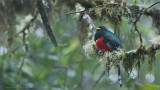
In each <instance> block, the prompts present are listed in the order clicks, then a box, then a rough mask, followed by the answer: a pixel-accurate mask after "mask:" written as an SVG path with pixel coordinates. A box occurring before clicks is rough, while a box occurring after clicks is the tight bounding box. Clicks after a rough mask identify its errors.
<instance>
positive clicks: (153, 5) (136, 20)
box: [134, 2, 160, 25]
mask: <svg viewBox="0 0 160 90" xmlns="http://www.w3.org/2000/svg"><path fill="white" fill-rule="evenodd" d="M158 3H160V2H156V3H154V4H152V5H151V6H149V7H148V8H145V9H143V10H142V11H141V13H140V15H139V16H138V18H137V19H136V20H135V22H134V25H135V24H136V23H137V21H138V20H139V18H140V17H141V16H142V14H143V13H144V12H145V11H147V10H148V9H150V8H151V7H153V6H154V5H156V4H158Z"/></svg>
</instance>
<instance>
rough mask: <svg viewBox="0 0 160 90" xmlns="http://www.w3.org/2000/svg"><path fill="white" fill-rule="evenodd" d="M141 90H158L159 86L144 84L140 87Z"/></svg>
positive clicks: (159, 89)
mask: <svg viewBox="0 0 160 90" xmlns="http://www.w3.org/2000/svg"><path fill="white" fill-rule="evenodd" d="M141 90H160V86H159V85H155V84H145V85H143V86H142V87H141Z"/></svg>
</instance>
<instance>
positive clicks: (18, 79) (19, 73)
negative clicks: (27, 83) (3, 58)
mask: <svg viewBox="0 0 160 90" xmlns="http://www.w3.org/2000/svg"><path fill="white" fill-rule="evenodd" d="M24 59H25V57H23V59H22V63H21V66H20V68H19V72H18V77H17V86H16V90H19V87H20V78H21V75H22V67H23V65H24Z"/></svg>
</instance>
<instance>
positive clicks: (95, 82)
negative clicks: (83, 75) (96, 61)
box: [94, 71, 106, 87]
mask: <svg viewBox="0 0 160 90" xmlns="http://www.w3.org/2000/svg"><path fill="white" fill-rule="evenodd" d="M105 73H106V72H105V71H103V73H102V74H101V76H100V77H99V78H98V80H97V81H96V82H95V84H94V87H96V85H97V84H98V83H99V81H100V80H101V79H102V77H103V76H104V75H105Z"/></svg>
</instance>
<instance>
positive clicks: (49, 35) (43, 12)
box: [37, 0, 57, 47]
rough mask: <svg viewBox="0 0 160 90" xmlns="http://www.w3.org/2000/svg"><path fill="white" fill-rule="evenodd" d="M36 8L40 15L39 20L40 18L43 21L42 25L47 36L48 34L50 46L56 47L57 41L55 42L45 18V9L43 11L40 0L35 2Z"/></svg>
mask: <svg viewBox="0 0 160 90" xmlns="http://www.w3.org/2000/svg"><path fill="white" fill-rule="evenodd" d="M37 8H38V10H39V13H40V15H41V18H42V21H43V24H44V27H45V29H46V31H47V34H48V37H49V39H50V40H51V42H52V44H53V45H54V46H55V47H57V41H56V38H55V36H54V34H53V32H52V29H51V27H50V25H49V22H48V18H47V14H46V12H45V9H44V5H43V3H42V0H38V1H37Z"/></svg>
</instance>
